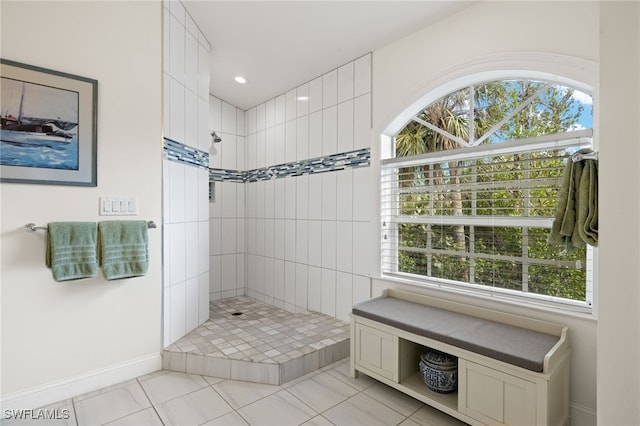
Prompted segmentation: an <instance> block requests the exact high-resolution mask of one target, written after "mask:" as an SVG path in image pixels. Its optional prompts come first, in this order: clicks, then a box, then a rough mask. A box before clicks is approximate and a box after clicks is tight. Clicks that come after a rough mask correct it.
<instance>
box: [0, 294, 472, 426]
mask: <svg viewBox="0 0 640 426" xmlns="http://www.w3.org/2000/svg"><path fill="white" fill-rule="evenodd" d="M236 312H242V313H243V314H242V315H233V314H234V313H236ZM345 348H346V349H345ZM348 351H349V325H348V324H347V323H345V322H343V321H339V320H336V319H335V318H331V317H327V316H324V315H321V314H316V313H307V314H291V313H289V312H286V311H283V310H281V309H278V308H275V307H273V306H270V305H267V304H264V303H261V302H259V301H256V300H254V299H251V298H248V297H236V298H231V299H224V300H221V301H218V302H216V303H213V304H212V305H211V318H210V320H208V321H207V322H205V323H204V324H203V325H202V326H201V327H198V328H197V329H195V330H194V331H193V332H191V333H189V334H188V335H187V336H185V338H183V339H180V340H179V341H178V342H176V343H175V344H173V345H171V346H169V347H168V348H167V350H166V351H165V352H164V353H163V364H164V369H163V370H160V371H157V372H154V373H152V374H148V375H145V376H142V377H138V378H136V379H133V380H129V381H126V382H123V383H119V384H117V385H113V386H109V387H106V388H104V389H100V390H97V391H95V392H90V393H87V394H84V395H80V396H77V397H75V398H72V399H69V400H65V401H60V402H58V403H56V404H52V405H49V406H47V407H42V409H43V410H46V411H47V412H48V413H51V412H54V413H56V414H57V415H58V418H59V420H54V421H52V420H44V421H43V420H42V419H40V420H31V421H25V420H23V421H19V420H15V419H12V420H2V421H0V424H1V425H2V426H15V425H34V426H35V425H40V426H42V425H45V424H46V425H48V426H49V425H51V426H63V425H72V426H85V425H121V426H147V425H151V426H153V425H164V426H170V425H179V426H188V425H206V426H214V425H225V426H235V425H251V426H258V425H265V426H268V425H274V426H287V425H306V426H314V425H318V426H322V425H337V426H342V425H344V426H358V425H365V426H374V425H382V426H387V425H401V426H449V425H452V426H460V425H464V423H461V422H459V421H458V420H456V419H453V418H451V417H449V416H447V415H445V414H443V413H441V412H440V411H438V410H435V409H433V408H431V407H429V406H427V405H424V404H422V403H421V402H419V401H417V400H415V399H413V398H411V397H409V396H407V395H405V394H403V393H401V392H398V391H396V390H395V389H393V388H390V387H388V386H386V385H384V384H382V383H379V382H377V381H375V380H373V379H371V378H369V377H367V376H366V375H364V374H360V376H359V377H358V378H357V379H354V378H352V377H351V376H350V375H349V359H348ZM345 357H347V358H345ZM212 360H213V361H215V362H214V363H213V364H211V363H208V361H212ZM337 360H339V361H337ZM216 362H217V363H216ZM286 366H288V367H290V368H285V367H286ZM263 367H266V368H268V367H281V368H282V370H279V371H278V373H277V374H275V376H277V377H275V379H277V380H275V379H274V375H273V374H271V373H268V370H266V371H267V374H266V375H265V372H264V371H261V369H262V368H263ZM176 370H177V371H176ZM308 371H310V372H308ZM213 373H215V374H213ZM303 374H304V375H303ZM263 376H264V377H263ZM260 379H267V380H266V381H262V380H260ZM272 379H273V380H272ZM274 381H275V383H271V382H274ZM34 411H35V412H38V410H34ZM63 417H67V418H63Z"/></svg>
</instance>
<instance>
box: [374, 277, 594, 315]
mask: <svg viewBox="0 0 640 426" xmlns="http://www.w3.org/2000/svg"><path fill="white" fill-rule="evenodd" d="M372 279H373V280H380V281H386V282H389V283H394V284H401V285H406V286H410V287H418V288H420V289H423V290H426V291H427V292H433V293H434V295H436V296H438V297H441V298H445V299H451V300H454V301H460V302H463V303H473V302H474V301H475V302H478V300H482V301H483V302H485V303H483V307H486V308H490V309H500V310H504V311H505V312H509V311H511V309H509V307H513V308H514V310H513V312H512V313H516V312H517V313H518V314H521V310H522V309H526V310H530V311H534V312H540V313H547V314H553V315H558V316H564V317H571V318H578V319H583V320H591V321H595V320H597V316H596V313H595V309H594V307H593V306H580V305H579V304H576V305H572V304H565V303H562V302H556V301H552V300H546V299H544V298H542V297H540V298H537V297H524V296H518V295H514V294H509V293H508V292H504V293H503V292H500V291H492V290H485V289H481V288H477V287H476V286H473V285H469V286H462V285H456V284H449V283H446V282H436V281H428V280H418V279H412V278H410V277H404V276H399V275H390V274H380V275H377V276H372Z"/></svg>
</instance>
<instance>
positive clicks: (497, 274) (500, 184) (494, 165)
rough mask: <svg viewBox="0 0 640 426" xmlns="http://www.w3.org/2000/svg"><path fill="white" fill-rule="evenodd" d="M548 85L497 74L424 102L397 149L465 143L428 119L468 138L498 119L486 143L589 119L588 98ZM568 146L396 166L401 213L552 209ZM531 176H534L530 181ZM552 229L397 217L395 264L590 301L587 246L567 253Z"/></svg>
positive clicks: (407, 152) (543, 212)
mask: <svg viewBox="0 0 640 426" xmlns="http://www.w3.org/2000/svg"><path fill="white" fill-rule="evenodd" d="M545 85H546V83H543V82H538V81H498V82H490V83H486V84H483V85H481V86H478V87H469V88H465V89H463V90H460V91H457V92H455V93H452V94H450V95H447V96H445V97H443V98H442V99H440V100H439V101H437V102H435V103H433V104H431V105H429V106H428V107H427V108H425V109H424V110H422V111H421V112H420V113H419V114H418V115H416V119H415V120H412V121H411V122H409V123H408V124H407V125H406V126H405V128H404V129H403V130H402V131H401V132H400V133H399V134H398V135H397V136H396V140H395V141H396V157H406V156H413V155H419V154H425V153H433V152H446V151H449V150H453V149H456V150H460V149H462V148H463V147H462V146H461V145H460V144H459V143H457V142H456V141H455V140H453V138H450V137H447V136H445V135H443V134H441V133H439V132H436V131H434V130H433V129H431V128H429V127H427V126H425V125H424V123H425V122H426V123H430V124H431V125H433V126H435V127H437V128H439V129H442V130H444V131H445V132H447V133H449V134H450V135H453V136H455V137H457V138H460V139H462V140H463V141H469V142H472V141H473V140H479V139H480V138H482V137H483V135H485V134H486V133H487V132H488V131H489V130H490V129H494V127H495V126H496V125H497V124H499V123H500V122H501V121H504V123H503V124H502V125H501V126H499V128H497V129H494V132H493V133H492V134H491V135H490V136H489V137H485V139H484V140H483V142H482V144H498V143H500V142H502V141H508V140H514V139H523V138H532V137H536V136H542V135H551V134H555V133H562V132H567V131H571V130H574V129H578V128H580V127H581V126H582V122H584V121H585V117H587V120H588V124H590V121H591V118H590V117H591V111H585V107H588V106H585V105H584V104H582V103H581V102H579V101H577V100H576V98H575V97H574V96H573V95H574V91H573V90H571V89H568V88H566V87H559V86H556V85H548V86H547V87H546V88H544V87H545ZM472 91H473V99H472V98H471V93H472ZM536 92H539V93H538V95H537V96H535V97H534V98H533V101H530V98H531V97H532V96H534V94H536ZM526 102H529V103H528V104H527V105H526V106H525V107H524V108H522V110H521V111H519V112H517V113H516V114H514V115H513V116H512V117H511V118H509V119H506V120H505V117H507V116H508V115H509V114H510V113H511V112H512V111H513V110H514V109H516V108H517V107H519V106H521V105H522V104H523V103H526ZM472 103H473V105H472ZM471 120H473V121H472V122H473V126H470V125H469V124H470V122H471ZM470 127H472V129H471V130H470ZM589 127H590V126H589ZM470 136H472V137H471V138H470ZM566 154H567V153H566V152H565V151H564V150H562V149H560V150H557V149H554V150H551V149H550V150H538V151H532V152H530V153H516V154H509V155H502V156H494V157H487V158H473V159H469V160H455V161H445V162H442V163H440V164H430V165H423V166H417V167H404V168H400V169H399V171H398V185H399V187H400V188H401V189H404V190H401V191H400V199H399V206H398V208H399V214H400V215H404V216H410V217H427V216H483V217H484V216H486V217H491V216H501V217H534V218H535V217H543V218H545V217H546V218H550V217H553V216H554V214H555V207H556V200H557V195H558V189H559V186H560V183H561V182H562V174H563V170H564V164H565V161H566V159H565V157H566ZM530 182H540V183H539V184H537V186H531V185H529V183H530ZM525 183H526V184H525ZM527 185H529V186H527ZM415 188H420V190H414V189H415ZM549 232H550V230H549V229H547V228H537V227H523V226H468V225H467V226H463V225H436V224H435V223H433V224H424V223H400V224H399V225H398V243H397V246H398V251H397V257H398V258H397V263H398V270H399V271H400V272H406V273H410V274H418V275H423V276H429V277H434V278H441V279H446V280H453V281H460V282H467V283H473V284H481V285H485V286H490V287H500V288H506V289H513V290H519V291H526V292H530V293H537V294H542V295H549V296H557V297H562V298H567V299H573V300H580V301H584V300H586V279H587V277H586V271H585V265H586V263H587V262H586V249H581V250H576V251H574V252H572V253H571V254H567V253H564V252H563V251H562V248H560V247H555V246H550V245H549V244H547V237H548V234H549Z"/></svg>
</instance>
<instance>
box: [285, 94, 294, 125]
mask: <svg viewBox="0 0 640 426" xmlns="http://www.w3.org/2000/svg"><path fill="white" fill-rule="evenodd" d="M296 104H297V100H296V89H292V90H289V91H288V92H287V93H286V94H285V120H286V121H287V122H289V121H291V120H293V119H294V118H296V116H297V113H296Z"/></svg>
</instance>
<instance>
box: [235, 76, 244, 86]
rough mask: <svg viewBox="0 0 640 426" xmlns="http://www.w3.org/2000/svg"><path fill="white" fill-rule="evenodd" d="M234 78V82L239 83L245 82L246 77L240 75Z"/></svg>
mask: <svg viewBox="0 0 640 426" xmlns="http://www.w3.org/2000/svg"><path fill="white" fill-rule="evenodd" d="M234 80H235V81H236V83H240V84H245V83H246V82H247V79H246V78H244V77H243V76H241V75H239V76H236V78H235V79H234Z"/></svg>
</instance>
